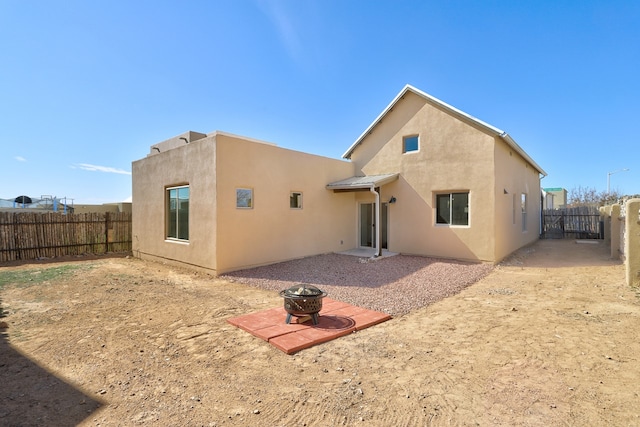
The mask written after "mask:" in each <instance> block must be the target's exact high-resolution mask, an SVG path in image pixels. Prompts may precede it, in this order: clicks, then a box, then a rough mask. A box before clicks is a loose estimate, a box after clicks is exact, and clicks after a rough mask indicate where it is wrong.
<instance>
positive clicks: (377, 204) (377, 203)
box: [369, 185, 382, 258]
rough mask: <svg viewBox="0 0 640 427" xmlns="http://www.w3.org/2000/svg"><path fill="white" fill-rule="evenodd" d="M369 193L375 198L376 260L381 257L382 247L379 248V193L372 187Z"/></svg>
mask: <svg viewBox="0 0 640 427" xmlns="http://www.w3.org/2000/svg"><path fill="white" fill-rule="evenodd" d="M369 191H370V192H371V193H373V194H374V195H375V196H376V224H375V225H376V253H375V255H374V256H373V257H374V258H377V257H379V256H382V247H381V246H380V193H378V192H377V191H376V189H375V187H374V186H373V185H372V186H371V187H369Z"/></svg>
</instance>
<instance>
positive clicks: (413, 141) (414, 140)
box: [402, 135, 420, 153]
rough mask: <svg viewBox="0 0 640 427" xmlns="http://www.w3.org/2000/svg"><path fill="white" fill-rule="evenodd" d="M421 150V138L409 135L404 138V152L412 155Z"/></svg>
mask: <svg viewBox="0 0 640 427" xmlns="http://www.w3.org/2000/svg"><path fill="white" fill-rule="evenodd" d="M419 149H420V138H419V137H418V135H409V136H405V137H403V138H402V152H403V153H411V152H413V151H418V150H419Z"/></svg>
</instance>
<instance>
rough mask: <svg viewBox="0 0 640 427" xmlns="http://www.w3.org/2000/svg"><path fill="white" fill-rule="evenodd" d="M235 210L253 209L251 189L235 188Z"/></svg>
mask: <svg viewBox="0 0 640 427" xmlns="http://www.w3.org/2000/svg"><path fill="white" fill-rule="evenodd" d="M236 208H240V209H251V208H253V190H252V189H251V188H236Z"/></svg>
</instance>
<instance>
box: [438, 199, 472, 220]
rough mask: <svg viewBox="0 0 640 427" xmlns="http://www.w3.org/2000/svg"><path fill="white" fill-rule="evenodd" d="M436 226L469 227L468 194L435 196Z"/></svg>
mask: <svg viewBox="0 0 640 427" xmlns="http://www.w3.org/2000/svg"><path fill="white" fill-rule="evenodd" d="M436 224H448V225H469V193H468V192H467V193H447V194H436Z"/></svg>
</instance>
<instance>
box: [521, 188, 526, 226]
mask: <svg viewBox="0 0 640 427" xmlns="http://www.w3.org/2000/svg"><path fill="white" fill-rule="evenodd" d="M520 206H521V208H522V231H527V195H526V193H522V197H521V198H520Z"/></svg>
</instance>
